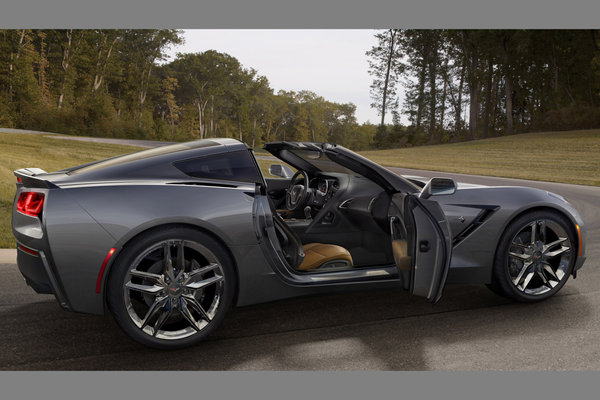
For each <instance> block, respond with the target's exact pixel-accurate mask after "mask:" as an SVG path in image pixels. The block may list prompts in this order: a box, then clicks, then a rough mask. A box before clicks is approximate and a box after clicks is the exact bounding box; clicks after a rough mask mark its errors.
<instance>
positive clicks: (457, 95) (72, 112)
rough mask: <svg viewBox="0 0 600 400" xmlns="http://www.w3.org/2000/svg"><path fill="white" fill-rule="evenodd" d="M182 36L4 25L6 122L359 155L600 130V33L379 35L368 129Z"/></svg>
mask: <svg viewBox="0 0 600 400" xmlns="http://www.w3.org/2000/svg"><path fill="white" fill-rule="evenodd" d="M182 37H183V34H182V32H181V31H179V30H174V29H144V30H140V29H121V30H114V29H107V30H104V29H89V30H76V29H62V30H35V29H33V30H32V29H19V30H0V127H8V128H22V129H33V130H42V131H49V132H60V133H66V134H71V135H85V136H103V137H126V138H138V139H152V140H166V141H183V140H194V139H200V138H207V137H234V138H237V139H239V140H242V141H244V142H246V143H247V144H248V145H250V146H251V147H255V148H257V147H260V146H262V144H263V143H265V142H267V141H273V140H311V141H329V142H335V143H339V144H342V145H344V146H347V147H350V148H352V149H355V150H363V149H369V148H390V147H407V146H414V145H423V144H432V143H446V142H456V141H465V140H473V139H479V138H486V137H492V136H500V135H510V134H515V133H521V132H531V131H540V130H567V129H587V128H598V127H600V31H597V30H543V31H542V30H402V29H389V30H381V31H377V32H376V33H375V35H374V38H373V44H374V45H373V47H372V48H371V49H369V50H368V51H367V52H366V54H365V57H367V59H368V61H369V65H370V69H369V73H370V74H371V76H372V79H373V84H372V86H371V93H370V94H371V97H372V99H373V104H372V107H374V108H375V109H377V110H378V112H379V115H381V120H380V121H376V123H363V124H359V123H358V122H357V120H356V116H355V111H356V106H355V105H354V104H352V103H336V102H332V101H329V100H327V99H324V98H323V97H321V96H319V95H318V94H316V93H313V92H310V91H306V90H299V91H297V92H294V91H278V92H275V91H274V90H273V89H272V88H271V87H270V84H269V81H268V79H267V77H264V76H260V75H259V74H258V73H257V72H256V70H254V69H252V67H251V66H243V65H241V64H240V62H239V61H238V60H237V59H236V58H235V57H234V56H233V55H229V54H225V53H221V52H218V51H215V50H209V51H205V52H202V53H195V54H178V55H177V56H176V57H175V59H173V60H167V57H166V51H167V49H168V48H169V47H170V46H175V45H177V44H179V43H181V42H182V40H183V39H182ZM389 115H391V116H392V118H391V121H389V120H388V121H386V119H385V118H386V116H389ZM406 121H408V123H407V122H406ZM403 122H404V123H403Z"/></svg>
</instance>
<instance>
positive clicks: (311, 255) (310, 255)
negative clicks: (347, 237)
mask: <svg viewBox="0 0 600 400" xmlns="http://www.w3.org/2000/svg"><path fill="white" fill-rule="evenodd" d="M302 250H303V251H304V260H303V261H302V263H301V264H300V266H299V267H298V269H299V270H300V271H310V270H312V269H315V268H318V267H320V266H321V265H323V264H325V263H327V262H331V261H342V262H348V263H350V266H352V265H353V263H352V256H351V255H350V252H349V251H348V250H346V249H345V248H343V247H341V246H336V245H335V244H323V243H308V244H305V245H304V246H302Z"/></svg>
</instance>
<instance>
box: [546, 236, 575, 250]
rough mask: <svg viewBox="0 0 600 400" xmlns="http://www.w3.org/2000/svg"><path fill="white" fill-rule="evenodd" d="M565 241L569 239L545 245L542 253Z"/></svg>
mask: <svg viewBox="0 0 600 400" xmlns="http://www.w3.org/2000/svg"><path fill="white" fill-rule="evenodd" d="M567 240H569V239H568V238H559V239H558V240H555V241H554V242H552V243H548V244H547V245H545V246H544V251H546V250H550V249H551V248H553V247H554V246H557V245H559V244H563V243H564V242H566V241H567Z"/></svg>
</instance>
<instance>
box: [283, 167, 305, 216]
mask: <svg viewBox="0 0 600 400" xmlns="http://www.w3.org/2000/svg"><path fill="white" fill-rule="evenodd" d="M302 179H304V183H299V182H300V181H301V180H302ZM307 200H308V174H307V173H306V172H305V171H302V170H298V171H297V172H296V173H295V174H294V176H292V180H291V181H290V187H289V188H288V189H287V190H286V193H285V205H286V207H287V209H288V210H290V211H294V210H297V209H299V208H302V207H303V206H304V205H305V204H306V202H307Z"/></svg>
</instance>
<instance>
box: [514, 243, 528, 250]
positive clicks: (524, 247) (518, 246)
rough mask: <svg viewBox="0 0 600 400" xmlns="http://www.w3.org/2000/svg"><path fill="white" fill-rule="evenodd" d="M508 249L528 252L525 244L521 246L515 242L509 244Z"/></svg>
mask: <svg viewBox="0 0 600 400" xmlns="http://www.w3.org/2000/svg"><path fill="white" fill-rule="evenodd" d="M510 247H516V248H517V249H521V250H523V251H525V250H529V246H528V245H526V244H521V243H515V242H512V243H511V244H510Z"/></svg>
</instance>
